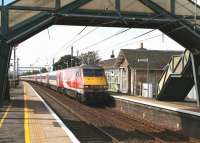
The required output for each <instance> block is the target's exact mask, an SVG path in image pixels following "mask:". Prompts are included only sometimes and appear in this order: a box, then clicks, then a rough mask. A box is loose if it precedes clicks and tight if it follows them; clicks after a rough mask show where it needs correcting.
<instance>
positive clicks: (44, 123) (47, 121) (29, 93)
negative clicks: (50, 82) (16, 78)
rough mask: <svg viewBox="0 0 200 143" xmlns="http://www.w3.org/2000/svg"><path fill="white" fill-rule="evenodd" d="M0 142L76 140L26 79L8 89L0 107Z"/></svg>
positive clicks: (33, 142)
mask: <svg viewBox="0 0 200 143" xmlns="http://www.w3.org/2000/svg"><path fill="white" fill-rule="evenodd" d="M0 142H5V143H11V142H15V143H16V142H17V143H23V142H25V143H55V142H56V143H72V142H79V141H78V140H77V139H76V137H75V136H74V135H73V134H72V132H71V131H70V130H69V129H68V128H67V127H66V126H65V125H64V124H63V123H62V121H61V120H60V119H59V118H58V116H57V115H56V114H55V113H54V112H53V111H52V110H51V109H50V107H49V106H48V105H47V104H46V103H45V102H44V101H43V100H42V99H41V97H39V95H38V94H37V93H36V92H35V91H34V90H33V89H32V88H31V86H30V85H29V84H27V83H23V84H20V85H19V87H18V88H16V89H12V90H11V102H9V103H7V104H6V105H5V106H4V107H3V108H1V109H0Z"/></svg>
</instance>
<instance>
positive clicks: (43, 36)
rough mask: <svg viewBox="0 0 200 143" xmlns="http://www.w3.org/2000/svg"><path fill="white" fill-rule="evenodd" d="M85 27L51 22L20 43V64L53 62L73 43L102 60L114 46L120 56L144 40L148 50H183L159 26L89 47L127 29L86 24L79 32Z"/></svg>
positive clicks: (136, 30)
mask: <svg viewBox="0 0 200 143" xmlns="http://www.w3.org/2000/svg"><path fill="white" fill-rule="evenodd" d="M83 28H85V27H83V26H52V27H50V28H48V30H47V29H46V30H44V31H42V32H40V33H38V34H37V35H35V36H33V37H32V38H30V39H28V40H26V41H24V42H23V43H21V44H19V46H18V47H17V56H18V57H19V58H20V65H21V66H27V65H30V64H33V65H35V66H36V65H45V64H51V63H52V61H53V58H54V59H55V61H57V60H58V59H59V58H60V57H61V56H63V55H65V54H70V53H71V46H73V47H74V55H77V51H78V52H79V54H81V53H86V52H88V51H97V52H98V54H99V56H100V57H101V58H102V60H105V59H109V58H110V55H111V53H112V51H113V50H114V54H115V56H116V57H117V55H118V53H119V50H120V49H136V48H140V43H141V42H143V43H144V48H146V49H149V50H156V49H157V50H184V48H183V47H182V46H180V45H179V44H177V43H176V42H175V41H173V40H172V39H170V38H169V37H167V36H166V35H164V38H163V36H162V33H161V32H160V31H159V30H155V31H153V32H151V33H149V34H147V35H145V36H142V37H140V38H137V39H134V37H137V36H139V35H141V34H143V33H146V32H148V31H151V30H152V29H136V28H133V29H130V30H128V31H126V32H124V33H123V34H120V35H118V36H116V37H113V38H111V39H109V40H107V41H104V42H102V43H100V44H98V45H95V46H91V47H90V45H92V44H94V43H96V42H98V41H101V40H102V39H105V38H106V37H109V36H111V35H113V34H115V33H117V32H121V31H122V30H125V28H105V27H99V28H95V27H87V28H86V29H85V30H84V31H83V32H82V33H81V34H80V35H79V36H76V35H77V33H79V32H80V31H81V30H83ZM94 29H95V30H94ZM92 30H93V32H91V33H90V34H89V35H87V36H85V37H84V38H82V39H81V40H79V41H78V42H76V43H74V42H70V41H76V40H77V39H80V37H82V36H83V35H85V34H86V33H88V32H89V31H92ZM155 36H158V37H156V38H153V39H149V40H147V39H148V38H151V37H155ZM74 37H76V38H74ZM72 39H73V40H72ZM130 39H134V40H130ZM145 39H146V40H145ZM128 40H130V41H128ZM126 41H128V42H126ZM73 43H74V44H73Z"/></svg>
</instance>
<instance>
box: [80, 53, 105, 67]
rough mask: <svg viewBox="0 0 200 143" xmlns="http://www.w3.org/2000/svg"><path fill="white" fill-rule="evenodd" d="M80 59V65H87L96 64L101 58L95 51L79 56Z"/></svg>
mask: <svg viewBox="0 0 200 143" xmlns="http://www.w3.org/2000/svg"><path fill="white" fill-rule="evenodd" d="M80 59H81V62H82V64H87V65H94V64H98V63H99V62H100V61H101V58H100V57H99V55H98V53H97V52H95V51H92V52H88V53H84V54H81V55H80Z"/></svg>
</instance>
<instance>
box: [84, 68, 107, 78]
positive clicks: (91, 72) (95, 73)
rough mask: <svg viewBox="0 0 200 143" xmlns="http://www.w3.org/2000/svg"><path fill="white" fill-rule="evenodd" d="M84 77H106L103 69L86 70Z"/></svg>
mask: <svg viewBox="0 0 200 143" xmlns="http://www.w3.org/2000/svg"><path fill="white" fill-rule="evenodd" d="M83 75H84V76H104V70H103V69H84V70H83Z"/></svg>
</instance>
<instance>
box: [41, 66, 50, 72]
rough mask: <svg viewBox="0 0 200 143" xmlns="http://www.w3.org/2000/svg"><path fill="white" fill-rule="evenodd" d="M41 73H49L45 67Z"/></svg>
mask: <svg viewBox="0 0 200 143" xmlns="http://www.w3.org/2000/svg"><path fill="white" fill-rule="evenodd" d="M40 72H41V73H45V72H48V71H47V69H46V68H44V67H43V68H42V69H41V70H40Z"/></svg>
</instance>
